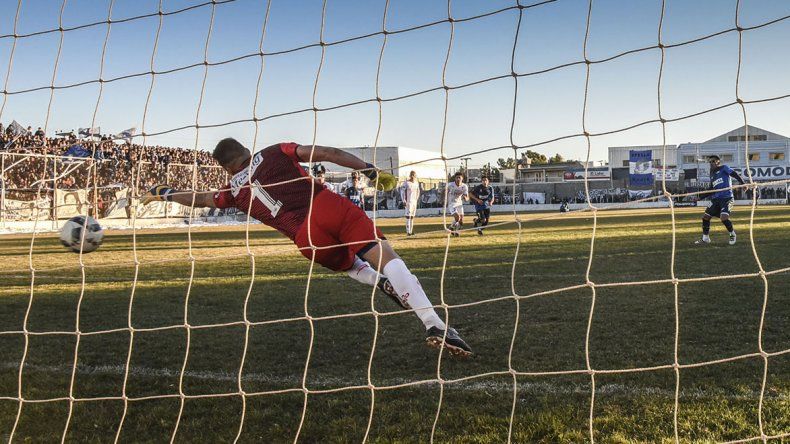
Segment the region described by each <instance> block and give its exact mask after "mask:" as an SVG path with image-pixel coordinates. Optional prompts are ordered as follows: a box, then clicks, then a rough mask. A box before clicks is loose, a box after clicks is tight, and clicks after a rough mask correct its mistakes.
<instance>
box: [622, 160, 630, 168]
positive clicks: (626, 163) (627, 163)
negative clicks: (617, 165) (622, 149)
mask: <svg viewBox="0 0 790 444" xmlns="http://www.w3.org/2000/svg"><path fill="white" fill-rule="evenodd" d="M630 165H631V161H629V160H624V161H623V166H624V167H627V166H630Z"/></svg>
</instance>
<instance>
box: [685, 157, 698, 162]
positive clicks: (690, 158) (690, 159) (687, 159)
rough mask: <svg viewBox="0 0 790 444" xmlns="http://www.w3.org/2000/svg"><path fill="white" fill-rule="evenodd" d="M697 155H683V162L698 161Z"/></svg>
mask: <svg viewBox="0 0 790 444" xmlns="http://www.w3.org/2000/svg"><path fill="white" fill-rule="evenodd" d="M696 162H697V156H683V163H696Z"/></svg>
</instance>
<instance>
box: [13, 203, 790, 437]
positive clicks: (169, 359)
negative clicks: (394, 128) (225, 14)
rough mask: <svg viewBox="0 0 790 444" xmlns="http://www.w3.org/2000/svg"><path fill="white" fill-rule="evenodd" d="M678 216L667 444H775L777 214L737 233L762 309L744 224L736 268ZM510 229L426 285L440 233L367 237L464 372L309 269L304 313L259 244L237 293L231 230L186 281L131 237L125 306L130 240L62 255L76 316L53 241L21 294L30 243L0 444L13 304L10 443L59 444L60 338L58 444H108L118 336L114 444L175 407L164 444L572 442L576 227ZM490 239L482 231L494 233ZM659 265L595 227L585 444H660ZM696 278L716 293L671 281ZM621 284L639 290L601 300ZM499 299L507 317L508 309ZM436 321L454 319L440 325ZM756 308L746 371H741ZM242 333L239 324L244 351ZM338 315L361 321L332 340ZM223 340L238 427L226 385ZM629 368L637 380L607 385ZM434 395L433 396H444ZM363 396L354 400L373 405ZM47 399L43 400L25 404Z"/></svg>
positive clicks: (667, 226)
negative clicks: (417, 299) (759, 443)
mask: <svg viewBox="0 0 790 444" xmlns="http://www.w3.org/2000/svg"><path fill="white" fill-rule="evenodd" d="M700 213H701V209H698V208H695V209H679V210H677V212H676V216H677V219H676V222H677V225H676V228H677V229H676V234H677V246H676V250H675V251H676V254H675V257H674V267H675V275H676V277H677V278H678V279H680V283H679V285H678V297H677V307H678V308H679V313H678V319H679V342H678V346H677V357H678V362H679V363H680V366H681V367H680V379H679V381H680V386H679V387H680V391H679V398H678V411H677V434H678V437H679V438H680V440H681V441H682V442H719V441H729V440H742V439H747V438H755V437H760V428H759V424H760V416H762V427H763V433H764V434H765V435H767V436H777V435H783V434H789V433H790V250H789V247H790V211H788V207H771V208H760V209H758V210H757V212H756V214H755V218H754V232H753V235H754V243H755V245H754V247H755V248H756V251H757V253H758V254H759V258H760V261H761V263H762V267H763V269H764V270H765V271H766V272H768V274H767V275H766V277H767V282H768V298H767V302H765V299H764V291H765V287H764V283H763V280H762V278H761V277H760V276H758V275H757V274H756V273H758V271H759V267H758V264H757V262H756V261H755V258H754V256H753V253H752V244H751V242H750V240H749V230H748V220H749V209H748V208H746V207H738V208H737V211H736V212H735V214H734V222H735V225H736V229H737V230H738V232H739V242H738V244H737V245H735V246H729V245H727V243H726V236H725V231H724V228H723V227H722V226H721V224H720V223H718V222H714V224H713V229H712V236H713V239H714V244H712V245H709V246H705V247H698V246H694V245H692V242H693V240H694V239H695V238H696V237H697V236H698V232H699V229H700V228H699V225H700V224H699V220H700ZM521 217H522V223H521V230H520V231H519V227H518V226H517V225H516V224H514V223H511V224H506V225H502V226H497V227H495V228H492V229H491V230H489V232H488V234H487V235H485V236H482V237H479V236H477V235H476V234H474V233H473V232H471V233H470V232H468V233H465V234H464V235H463V236H462V237H460V238H458V239H455V238H453V239H450V240H449V250H448V254H447V259H446V267H444V266H443V263H444V258H445V248H446V245H447V242H448V238H447V236H446V235H445V234H443V233H442V232H441V231H439V230H440V228H441V220H440V219H438V218H435V219H419V220H418V225H417V228H416V230H417V232H418V233H422V234H420V235H418V236H416V237H412V238H408V239H405V238H403V237H402V236H401V231H402V225H401V224H402V221H401V220H397V221H395V220H386V221H381V223H382V224H383V225H384V226H383V230H384V232H385V234H386V235H388V236H389V237H391V239H392V242H393V244H394V246H395V248H396V250H397V251H398V252H399V253H400V254H401V255H402V257H403V258H404V260H405V261H406V263H407V264H408V265H409V266H410V267H411V269H412V271H413V272H414V273H415V274H416V275H417V276H418V277H419V278H420V280H421V282H422V284H423V286H424V287H425V289H426V291H427V293H428V295H429V297H430V298H431V300H432V301H434V303H436V304H437V305H438V304H440V303H441V299H440V298H442V297H443V300H444V302H445V303H446V304H447V305H449V306H451V308H450V309H449V310H448V313H449V323H450V324H451V325H452V326H455V327H456V328H457V329H458V330H459V331H461V332H462V334H463V336H464V338H465V339H466V340H467V341H468V342H469V344H470V345H471V346H472V347H473V349H474V350H475V352H476V356H474V358H472V359H469V360H456V359H451V358H450V357H449V356H447V355H445V356H442V357H441V359H440V357H439V353H438V352H437V351H436V350H433V349H429V348H427V347H425V345H424V343H423V331H422V327H421V324H420V323H419V321H418V320H417V318H416V317H415V316H414V315H413V314H410V313H397V312H396V307H395V306H394V305H393V304H392V303H391V302H390V301H389V300H387V299H386V298H385V297H384V296H383V295H381V294H376V296H375V308H376V310H378V311H380V312H382V313H383V314H384V315H382V316H379V317H378V320H376V317H375V316H373V314H372V313H371V291H370V289H369V288H366V287H364V286H362V285H361V284H358V283H356V282H355V281H352V280H350V279H349V278H348V277H346V276H345V274H332V273H329V272H327V271H326V270H324V269H321V268H320V267H316V268H315V269H314V270H313V274H312V280H311V281H310V282H309V292H307V293H306V288H307V285H308V272H309V270H310V263H309V262H308V261H306V260H305V259H304V258H302V256H301V255H299V254H298V253H297V252H296V250H295V247H293V246H292V245H291V244H290V243H289V242H288V240H287V239H285V238H283V237H281V236H280V235H279V234H278V233H276V232H274V231H272V230H269V229H267V228H265V227H261V226H253V227H252V230H251V232H250V247H251V250H252V252H253V253H254V254H255V259H254V272H253V268H252V261H251V258H250V257H249V256H248V255H247V248H246V246H245V230H244V227H229V228H216V227H212V228H208V227H206V228H195V229H193V231H192V234H191V236H192V250H191V254H192V255H193V256H194V258H195V261H194V278H193V279H190V275H191V274H192V267H191V265H192V262H191V261H190V256H189V254H190V252H189V250H188V249H187V245H188V243H187V230H186V229H170V230H144V231H138V233H137V248H136V258H137V260H138V261H139V263H140V267H139V270H138V274H137V285H136V287H134V295H133V298H132V289H133V282H134V280H135V279H134V278H135V267H134V266H133V265H134V261H135V253H134V251H133V249H132V232H131V231H130V230H126V231H110V232H107V233H106V237H105V242H104V244H103V246H102V247H101V248H100V249H99V250H98V251H97V252H95V253H92V254H89V255H86V256H84V262H85V264H86V268H85V280H86V284H85V287H84V293H82V292H81V288H82V285H81V279H82V276H81V273H80V267H79V263H78V256H77V255H75V254H71V253H67V252H65V251H64V249H63V248H62V247H61V246H60V244H59V242H58V240H57V238H56V237H55V236H54V235H42V236H40V237H38V238H37V239H36V242H35V244H34V247H33V255H32V265H33V267H34V268H35V269H36V272H35V280H34V281H33V285H32V287H31V273H30V270H29V267H30V263H29V257H28V251H29V248H30V235H5V236H2V237H0V246H1V248H0V255H2V257H3V260H2V264H3V267H2V270H1V271H0V282H2V283H3V284H2V287H0V332H1V333H2V334H0V440H3V441H5V440H7V439H8V436H9V434H10V433H11V430H12V427H13V425H14V423H15V420H16V418H17V412H18V411H19V402H18V401H17V400H16V399H15V398H16V397H17V392H18V389H19V366H20V361H21V360H22V355H23V351H24V349H25V336H24V335H23V334H21V333H19V332H20V331H21V330H22V329H23V325H24V324H25V321H24V320H25V315H26V312H27V309H28V304H29V302H30V300H31V299H30V295H31V288H32V293H33V299H32V305H31V306H30V309H29V315H28V317H27V324H26V327H27V329H28V330H29V331H31V332H38V333H44V332H55V333H52V334H35V335H29V336H28V338H29V344H28V346H27V356H26V357H25V360H24V362H25V365H24V368H23V370H22V374H21V380H22V396H23V397H24V399H25V400H26V402H24V404H23V405H22V409H21V415H20V419H19V422H18V425H17V428H16V431H15V434H14V442H23V441H24V442H27V441H30V442H52V441H59V440H60V438H61V436H62V434H63V432H64V429H65V428H66V423H67V418H68V416H69V405H70V403H69V400H68V398H69V390H70V386H71V378H72V368H73V360H74V355H75V347H76V343H77V336H76V335H75V334H73V332H74V331H75V329H76V327H77V322H78V323H79V330H80V331H81V332H82V335H81V336H80V340H79V353H78V361H77V365H76V373H75V375H74V380H73V397H74V398H76V399H77V401H76V402H74V403H73V409H72V411H71V417H70V420H69V422H68V428H67V436H66V439H67V440H68V441H72V442H112V441H113V440H114V438H115V434H116V431H117V430H118V427H119V423H120V422H121V417H122V415H123V412H124V401H123V400H122V399H121V396H122V395H123V387H124V379H125V370H126V361H127V353H128V352H129V350H130V336H131V335H130V332H129V331H128V330H126V328H127V325H128V322H131V325H132V326H133V327H134V328H135V329H139V330H137V331H135V332H134V334H133V340H132V347H131V356H130V365H129V371H128V378H127V380H126V384H125V387H126V396H128V397H129V398H131V400H130V401H129V402H128V409H127V411H126V416H125V418H124V421H123V427H122V428H121V433H120V439H121V441H122V442H164V441H169V440H170V438H171V436H172V435H173V432H174V430H175V429H176V421H177V419H178V417H179V411H180V410H181V407H182V405H181V402H182V400H181V398H180V397H179V388H181V389H182V390H183V393H185V394H186V395H187V396H188V397H187V398H186V399H185V400H184V402H183V410H182V414H181V417H180V422H179V423H178V427H177V434H176V436H175V440H176V441H178V442H228V441H233V440H234V438H235V437H236V434H237V432H238V430H239V427H240V423H241V419H242V407H243V405H244V421H243V427H242V429H241V436H240V441H241V442H291V441H293V440H294V438H295V437H296V436H297V430H298V429H299V426H300V423H302V427H301V431H300V434H299V441H300V442H360V441H362V440H363V439H364V438H365V433H366V430H367V429H368V424H369V421H370V428H369V435H368V439H369V441H371V442H427V441H429V440H430V439H431V436H432V430H433V429H434V420H435V419H436V426H435V431H434V432H433V433H434V435H433V437H434V439H435V441H437V442H454V443H456V442H460V443H467V442H468V443H473V442H474V443H478V442H504V441H507V439H508V433H509V427H510V426H511V419H510V418H511V410H512V409H513V406H514V405H515V410H514V412H513V420H512V438H511V439H512V441H513V442H546V443H555V442H569V443H570V442H573V443H576V442H586V441H589V440H590V432H589V429H590V424H589V418H590V408H591V376H590V374H589V373H587V363H586V354H585V348H586V342H587V340H586V336H587V328H588V319H589V316H590V311H591V303H592V302H593V297H592V296H593V292H592V289H591V288H590V287H587V286H584V284H585V283H586V279H585V273H586V271H587V267H588V260H589V257H590V240H591V236H592V233H593V231H592V229H593V226H592V215H591V214H590V213H578V214H571V215H560V214H555V213H551V214H531V215H522V216H521ZM507 218H508V216H501V215H495V217H494V218H493V222H496V221H502V220H505V219H507ZM470 219H471V218H470ZM519 239H520V241H519ZM517 245H518V246H519V247H518V249H517ZM671 252H672V226H671V218H670V213H669V211H668V210H632V211H602V212H600V213H599V216H598V224H597V231H596V234H595V242H594V254H593V257H592V264H591V269H590V280H591V281H592V282H594V283H595V285H596V287H595V305H594V310H593V313H592V322H591V325H590V332H589V364H590V366H591V367H592V368H593V369H594V370H595V371H596V372H597V373H595V376H594V379H595V399H594V405H593V408H592V416H593V423H592V429H593V431H594V437H595V440H596V441H597V442H651V443H652V442H673V441H674V436H675V430H674V429H675V428H674V420H673V411H674V404H675V386H676V376H675V371H674V370H673V368H672V364H673V363H674V350H675V307H676V304H675V293H674V287H673V284H672V282H671V281H670V279H671V263H672V254H671ZM514 256H515V259H516V263H515V269H513V262H514ZM739 275H747V276H739ZM511 276H513V279H511ZM714 276H716V277H719V279H716V280H699V281H695V280H694V279H702V278H706V277H714ZM253 278H254V280H253V281H252V283H253V285H252V290H251V292H250V294H249V299H248V300H247V294H248V290H249V289H250V284H251V280H252V279H253ZM637 281H660V282H656V283H651V284H643V285H627V286H613V285H607V284H613V283H618V282H620V283H622V282H637ZM190 282H191V287H190ZM511 283H512V288H511ZM574 286H575V288H573V289H568V290H564V291H552V290H559V289H563V288H565V287H574ZM513 290H515V293H516V294H517V295H519V296H521V297H519V298H514V297H512V296H513ZM245 300H246V301H247V303H246V307H245ZM459 304H469V305H464V306H461V307H453V306H457V305H459ZM764 304H765V307H764ZM130 306H131V316H129V313H130ZM763 309H764V311H765V317H764V325H763V328H762V337H761V340H762V347H763V349H764V351H765V352H766V353H767V354H768V355H766V356H768V358H767V362H768V366H767V372H766V368H765V364H764V362H765V361H764V359H763V357H761V356H760V355H759V344H760V332H761V329H760V324H761V315H762V313H763ZM305 310H307V313H309V315H310V317H311V318H312V322H310V321H308V320H307V319H306V318H305ZM245 311H246V319H247V320H249V321H250V322H251V323H252V324H251V325H250V327H249V334H248V335H245V332H246V328H245V323H244V319H245ZM355 313H358V314H360V315H357V316H344V317H336V316H338V315H345V314H355ZM440 313H443V310H442V309H440ZM185 315H186V316H187V319H188V322H189V324H190V325H191V326H192V328H191V329H190V330H189V332H187V329H186V328H185V327H184V326H183V323H184V319H185ZM217 324H223V325H222V326H216V325H217ZM210 325H215V326H214V327H206V326H210ZM57 332H61V333H57ZM67 332H72V334H67ZM96 332H101V333H96ZM91 333H93V334H91ZM245 337H248V347H247V353H246V357H245V359H244V361H243V367H242V372H241V386H242V388H243V390H244V392H245V393H247V394H248V396H246V397H245V400H246V402H245V403H244V404H243V402H242V396H240V395H239V394H238V391H239V388H238V382H237V378H238V375H239V368H240V367H241V366H242V354H243V351H244V345H245ZM187 339H189V347H188V349H187ZM374 341H375V348H374V345H373V344H374ZM511 341H512V343H513V345H512V351H511ZM187 351H188V359H186V361H185V356H186V353H187ZM728 358H732V359H729V360H727V361H725V362H717V363H712V364H709V365H694V364H706V363H709V362H711V361H719V360H725V359H728ZM182 366H184V368H185V370H184V372H183V379H181V373H182ZM648 367H659V368H657V369H652V370H648V371H639V372H637V371H628V370H629V369H642V368H648ZM510 369H512V370H513V371H514V372H515V373H511V372H510ZM437 370H438V372H437ZM613 370H616V371H613ZM617 370H619V371H617ZM764 372H766V373H765V374H764ZM438 377H440V378H441V379H442V380H443V381H445V383H444V384H443V390H442V385H441V384H440V383H439V382H438V379H437V378H438ZM303 378H304V384H305V386H306V387H307V389H308V390H309V391H310V392H309V394H308V395H307V396H305V394H304V392H303V391H302V383H303ZM368 378H369V379H368ZM763 381H765V387H764V388H763V387H762V384H763ZM514 382H515V385H514ZM369 383H371V384H373V385H374V386H375V387H377V389H376V390H375V391H374V392H373V395H372V392H371V390H370V389H369V387H368V384H369ZM514 387H515V391H514ZM339 389H345V390H339ZM514 393H515V397H514ZM761 393H763V404H762V409H760V407H759V401H760V398H761ZM212 394H219V395H223V394H233V395H228V396H210V395H212ZM195 395H207V396H201V397H194V396H195ZM158 396H164V397H158ZM92 398H101V399H98V400H97V399H93V400H91V399H92ZM47 399H57V400H54V401H50V402H35V401H36V400H47ZM371 406H373V409H372V414H371ZM303 412H304V418H303ZM760 412H761V413H762V415H760ZM437 418H438V419H437ZM302 419H303V421H302ZM781 439H782V438H781V437H780V438H776V439H775V440H773V441H775V442H780V441H781ZM785 439H788V438H787V437H785Z"/></svg>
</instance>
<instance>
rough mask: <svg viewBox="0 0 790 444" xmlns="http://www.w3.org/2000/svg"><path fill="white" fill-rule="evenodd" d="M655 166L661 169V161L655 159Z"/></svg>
mask: <svg viewBox="0 0 790 444" xmlns="http://www.w3.org/2000/svg"><path fill="white" fill-rule="evenodd" d="M653 166H654V167H660V166H661V159H653Z"/></svg>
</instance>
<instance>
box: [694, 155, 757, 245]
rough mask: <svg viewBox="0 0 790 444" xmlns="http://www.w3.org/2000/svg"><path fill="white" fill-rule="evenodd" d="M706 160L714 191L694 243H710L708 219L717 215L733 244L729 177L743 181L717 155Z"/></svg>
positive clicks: (731, 195)
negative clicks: (699, 236) (697, 237)
mask: <svg viewBox="0 0 790 444" xmlns="http://www.w3.org/2000/svg"><path fill="white" fill-rule="evenodd" d="M708 162H709V163H710V184H711V189H713V190H714V191H715V192H714V193H713V194H712V195H711V196H710V206H709V207H708V208H706V209H705V214H703V215H702V239H697V241H696V242H694V243H695V244H698V245H703V244H709V243H710V236H709V233H710V220H711V218H714V217H718V218H720V219H721V223H723V224H724V226H725V227H726V228H727V231H728V232H729V233H730V241H729V243H730V245H735V241H736V236H735V228H734V227H733V226H732V222H731V221H730V213H731V212H732V207H733V204H734V197H733V194H732V189H731V188H730V187H731V186H732V180H731V178H733V177H734V178H735V179H736V180H737V181H738V182H740V184H741V185H743V184H744V183H745V182H744V180H743V178H742V177H741V175H740V174H738V172H737V171H735V170H733V169H732V168H730V167H728V166H727V165H722V164H721V159H719V156H709V157H708ZM716 190H718V191H716Z"/></svg>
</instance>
